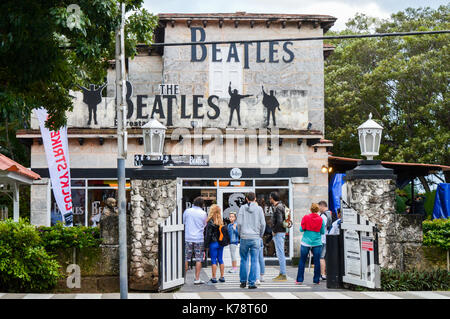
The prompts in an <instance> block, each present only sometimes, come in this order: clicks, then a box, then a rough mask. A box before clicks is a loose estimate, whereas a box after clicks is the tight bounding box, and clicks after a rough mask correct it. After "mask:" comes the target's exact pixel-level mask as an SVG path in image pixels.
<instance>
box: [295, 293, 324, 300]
mask: <svg viewBox="0 0 450 319" xmlns="http://www.w3.org/2000/svg"><path fill="white" fill-rule="evenodd" d="M292 294H293V295H295V296H297V297H298V298H299V299H325V298H324V297H322V296H319V295H318V294H316V293H315V292H303V291H302V292H293V293H292Z"/></svg>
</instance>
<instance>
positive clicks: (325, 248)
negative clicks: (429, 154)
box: [320, 244, 327, 259]
mask: <svg viewBox="0 0 450 319" xmlns="http://www.w3.org/2000/svg"><path fill="white" fill-rule="evenodd" d="M326 253H327V244H322V252H321V253H320V259H325V254H326Z"/></svg>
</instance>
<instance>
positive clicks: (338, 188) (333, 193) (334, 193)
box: [328, 173, 345, 216]
mask: <svg viewBox="0 0 450 319" xmlns="http://www.w3.org/2000/svg"><path fill="white" fill-rule="evenodd" d="M344 176H345V174H342V173H337V174H334V175H333V176H332V177H331V180H330V183H329V185H328V201H329V205H328V206H329V209H330V210H331V211H332V212H333V214H335V216H337V210H338V208H341V196H342V185H343V184H344V183H345V181H344Z"/></svg>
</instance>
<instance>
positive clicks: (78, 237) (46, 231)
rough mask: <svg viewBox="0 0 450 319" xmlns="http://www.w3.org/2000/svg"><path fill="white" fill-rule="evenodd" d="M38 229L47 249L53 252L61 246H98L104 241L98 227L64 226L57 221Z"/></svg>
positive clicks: (80, 247) (79, 247)
mask: <svg viewBox="0 0 450 319" xmlns="http://www.w3.org/2000/svg"><path fill="white" fill-rule="evenodd" d="M38 231H39V234H40V236H41V238H42V241H43V243H44V246H45V249H46V250H47V251H51V252H55V251H57V250H58V249H61V248H78V249H82V248H89V247H98V246H99V245H100V244H101V243H102V240H101V238H100V230H99V229H98V228H97V227H86V226H74V227H64V226H63V225H62V224H61V223H57V224H56V225H55V226H52V227H44V226H41V227H39V228H38Z"/></svg>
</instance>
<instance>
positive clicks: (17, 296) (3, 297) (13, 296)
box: [1, 294, 26, 299]
mask: <svg viewBox="0 0 450 319" xmlns="http://www.w3.org/2000/svg"><path fill="white" fill-rule="evenodd" d="M25 295H26V294H5V295H4V296H2V297H1V299H23V297H25Z"/></svg>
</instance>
